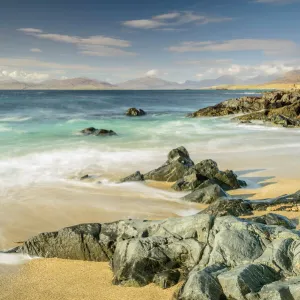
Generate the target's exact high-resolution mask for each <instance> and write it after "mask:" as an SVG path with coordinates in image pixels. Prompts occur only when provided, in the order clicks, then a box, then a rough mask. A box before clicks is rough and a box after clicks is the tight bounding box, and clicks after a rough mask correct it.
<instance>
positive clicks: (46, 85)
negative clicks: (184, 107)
mask: <svg viewBox="0 0 300 300" xmlns="http://www.w3.org/2000/svg"><path fill="white" fill-rule="evenodd" d="M264 84H275V85H276V84H300V70H295V71H290V72H287V73H285V74H283V75H281V76H280V77H277V76H274V75H270V76H257V77H253V78H249V79H246V80H243V79H241V78H239V77H237V76H232V75H224V76H221V77H218V78H216V79H204V80H199V81H191V80H187V81H185V82H184V83H177V82H172V81H167V80H163V79H160V78H157V77H152V76H147V77H141V78H137V79H132V80H128V81H126V82H121V83H119V84H115V85H113V84H110V83H108V82H103V81H99V80H95V79H89V78H83V77H79V78H70V79H51V80H46V81H43V82H40V83H26V82H21V81H17V80H15V79H12V78H10V77H8V76H1V77H0V90H117V89H121V90H183V89H204V88H217V87H219V88H227V87H230V86H239V85H240V86H251V85H264Z"/></svg>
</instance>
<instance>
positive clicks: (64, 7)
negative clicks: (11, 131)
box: [0, 0, 300, 83]
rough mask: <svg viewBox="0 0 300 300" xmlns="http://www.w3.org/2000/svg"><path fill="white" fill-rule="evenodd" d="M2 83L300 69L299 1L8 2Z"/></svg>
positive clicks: (1, 37)
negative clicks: (7, 80) (5, 79)
mask: <svg viewBox="0 0 300 300" xmlns="http://www.w3.org/2000/svg"><path fill="white" fill-rule="evenodd" d="M0 5H1V9H0V79H1V78H6V77H7V76H8V77H11V78H14V79H16V80H20V81H27V82H39V81H43V80H47V79H53V78H57V79H63V78H72V77H89V78H94V79H98V80H101V81H108V82H110V83H118V82H123V81H126V80H130V79H133V78H138V77H143V76H157V77H159V78H163V79H165V80H170V81H176V82H184V81H185V80H195V81H196V80H202V79H208V78H217V77H219V76H223V75H234V76H238V77H239V78H243V79H246V78H251V77H254V76H269V75H270V76H273V75H274V74H275V75H277V74H278V75H279V74H282V73H284V72H287V71H291V70H294V69H300V33H299V28H300V18H299V11H300V0H202V1H201V0H197V1H194V0H184V1H183V0H152V1H149V0H147V1H146V0H139V1H137V0H127V1H124V0H110V1H104V0H85V1H81V0H64V1H61V0H52V1H47V0H26V1H21V0H1V3H0Z"/></svg>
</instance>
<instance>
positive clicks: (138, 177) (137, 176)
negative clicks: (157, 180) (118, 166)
mask: <svg viewBox="0 0 300 300" xmlns="http://www.w3.org/2000/svg"><path fill="white" fill-rule="evenodd" d="M144 180H145V179H144V175H143V174H141V172H140V171H136V172H135V173H133V174H131V175H129V176H127V177H125V178H122V179H120V183H122V182H129V181H144Z"/></svg>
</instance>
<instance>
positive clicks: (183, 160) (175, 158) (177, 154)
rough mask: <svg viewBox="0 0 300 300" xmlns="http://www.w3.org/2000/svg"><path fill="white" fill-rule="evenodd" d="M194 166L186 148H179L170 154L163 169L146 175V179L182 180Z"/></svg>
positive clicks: (160, 168)
mask: <svg viewBox="0 0 300 300" xmlns="http://www.w3.org/2000/svg"><path fill="white" fill-rule="evenodd" d="M193 165H194V162H193V161H192V160H191V158H190V156H189V153H188V151H187V150H186V149H185V148H184V147H179V148H176V149H173V150H172V151H171V152H170V153H169V154H168V160H167V161H166V162H165V163H164V164H163V165H162V166H161V167H159V168H158V169H155V170H152V171H150V172H148V173H147V174H144V178H145V179H146V180H147V179H151V180H156V181H168V182H172V181H176V180H178V179H180V178H182V177H183V176H184V174H185V173H186V171H187V170H188V169H189V168H190V167H191V166H193Z"/></svg>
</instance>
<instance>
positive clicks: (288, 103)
mask: <svg viewBox="0 0 300 300" xmlns="http://www.w3.org/2000/svg"><path fill="white" fill-rule="evenodd" d="M234 114H242V115H240V116H237V117H235V118H234V119H233V120H236V121H241V122H243V123H247V122H251V121H262V122H265V123H270V124H274V125H278V126H283V127H299V126H300V90H290V91H273V92H266V93H263V94H262V96H260V97H257V96H251V97H249V96H244V97H241V98H237V99H229V100H226V101H224V102H221V103H219V104H217V105H215V106H209V107H206V108H202V109H199V110H198V111H196V112H194V113H191V114H189V115H188V117H192V118H195V117H218V116H227V115H234Z"/></svg>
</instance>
